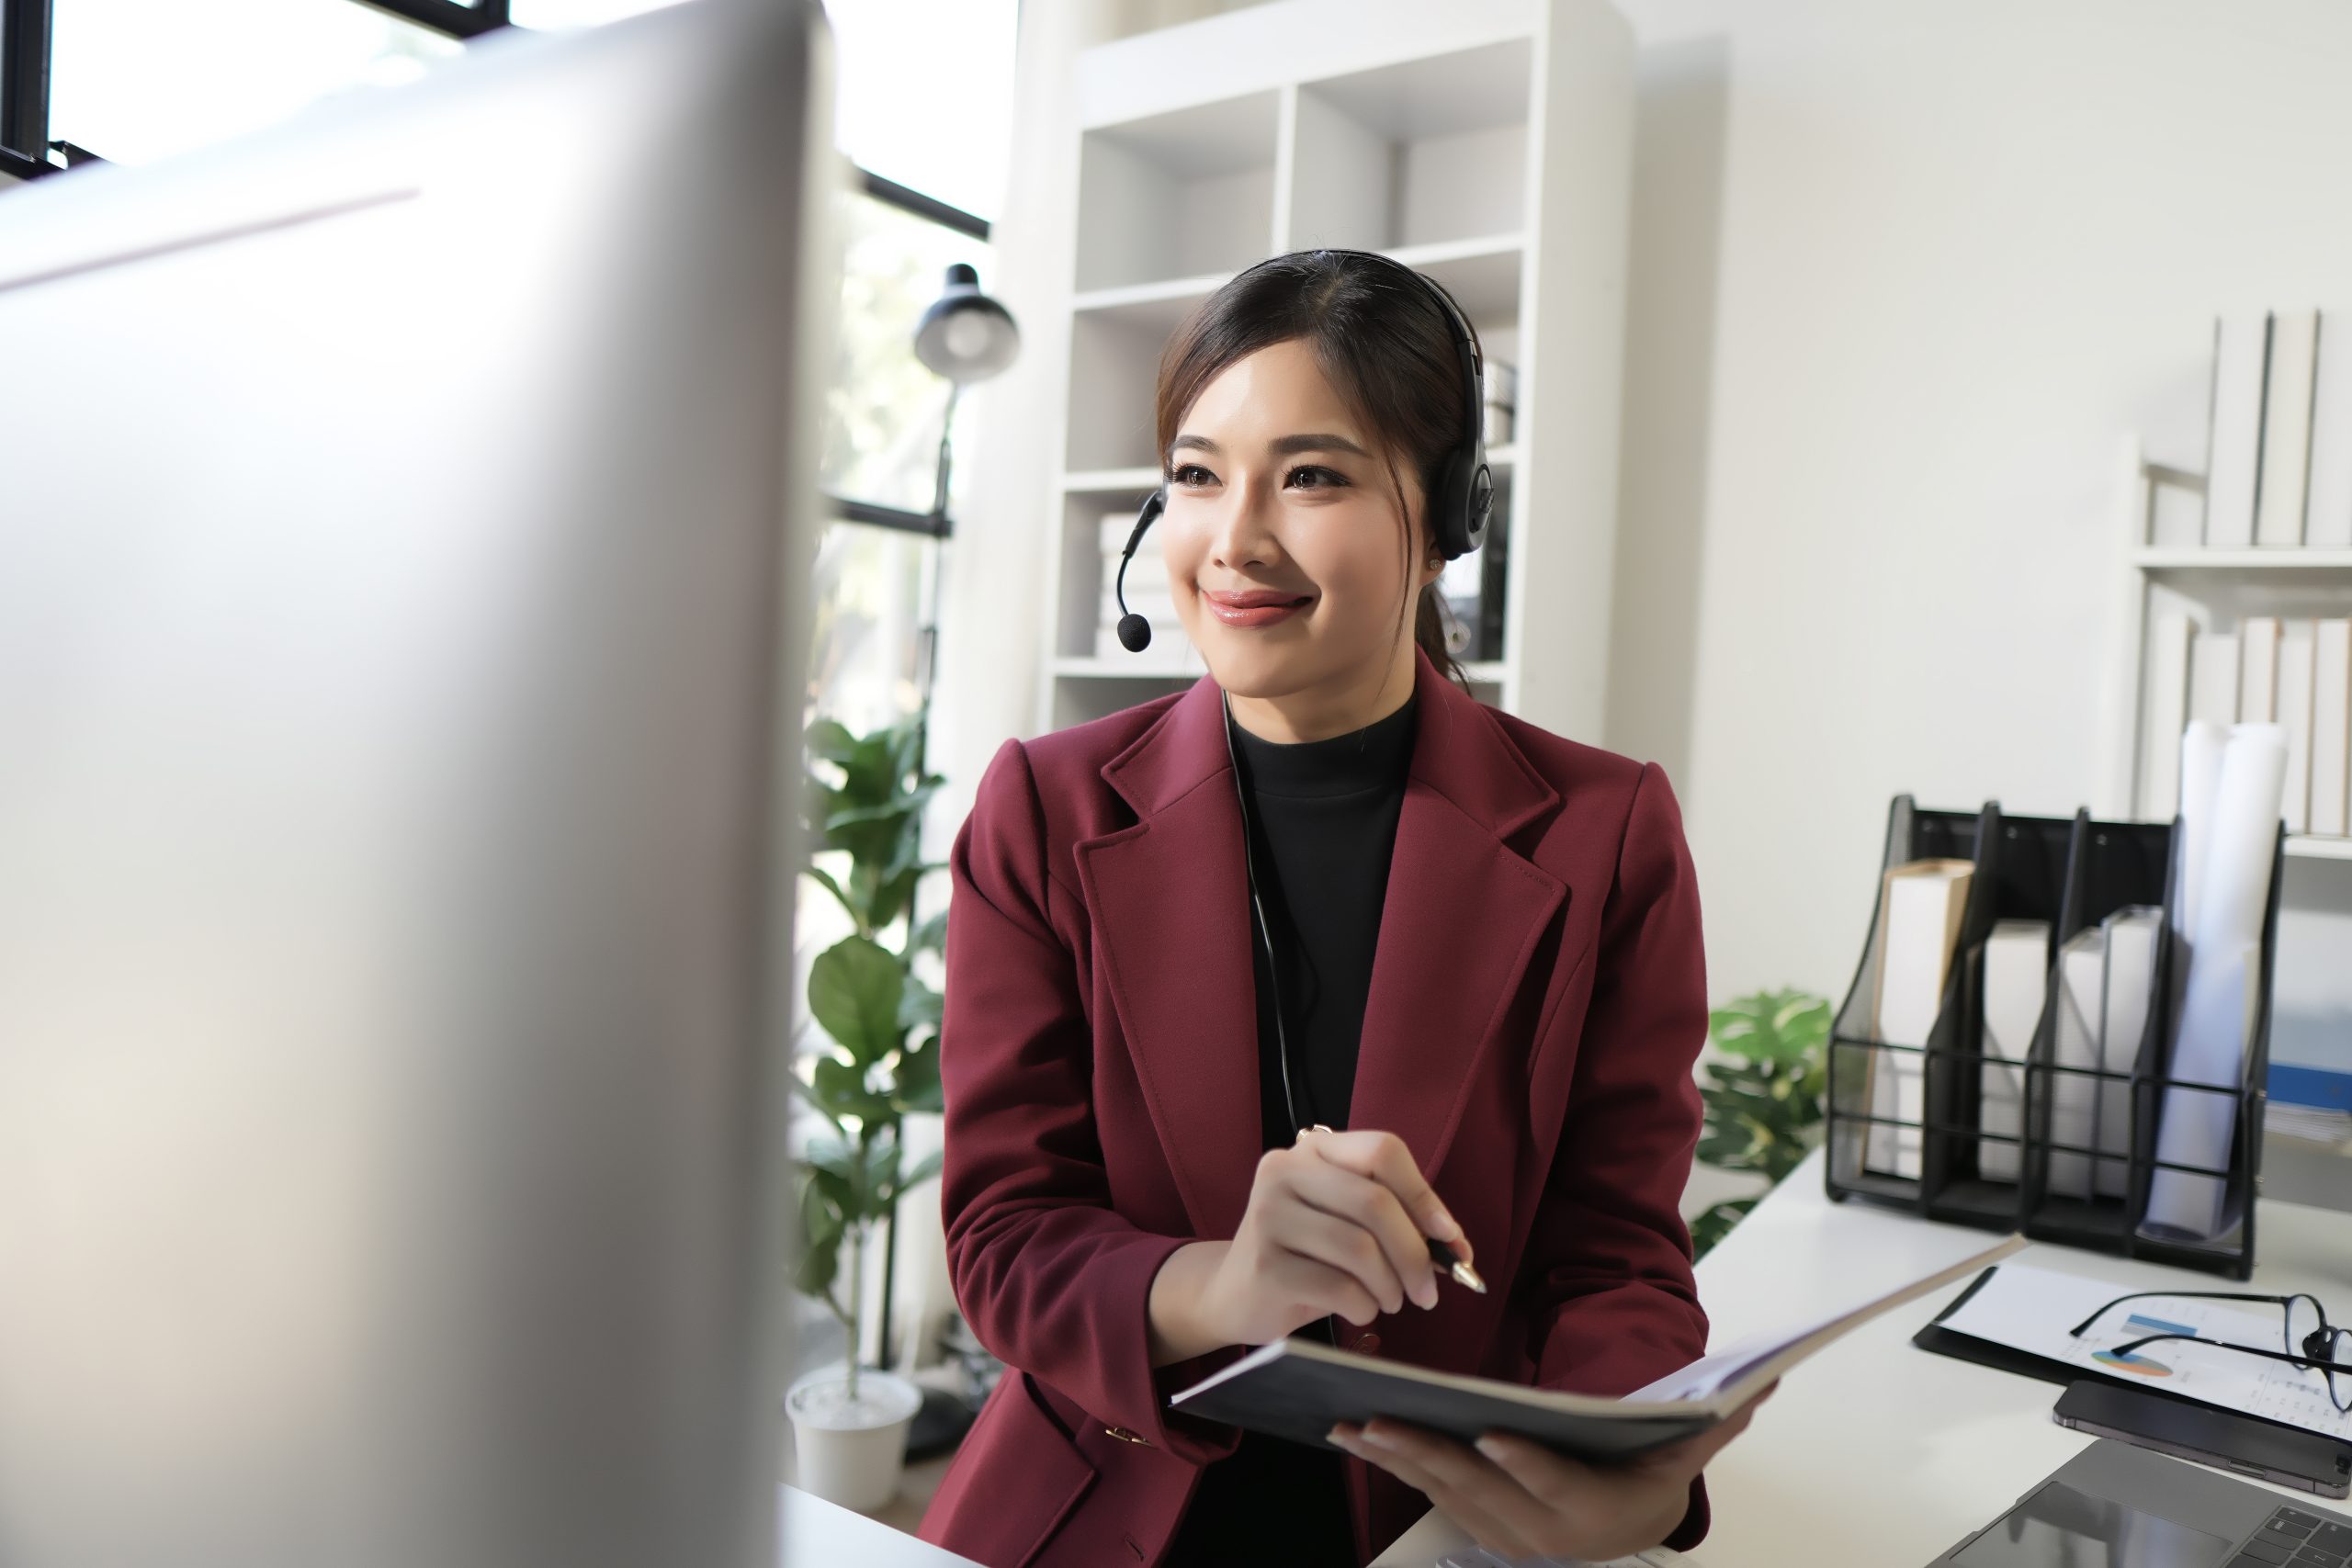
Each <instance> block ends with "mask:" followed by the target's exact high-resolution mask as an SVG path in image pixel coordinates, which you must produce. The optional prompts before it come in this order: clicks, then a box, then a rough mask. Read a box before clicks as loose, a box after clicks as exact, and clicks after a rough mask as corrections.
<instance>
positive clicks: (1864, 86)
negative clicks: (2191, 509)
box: [1603, 0, 2352, 1066]
mask: <svg viewBox="0 0 2352 1568" xmlns="http://www.w3.org/2000/svg"><path fill="white" fill-rule="evenodd" d="M1618 4H1619V5H1620V6H1621V7H1622V8H1623V9H1624V10H1625V11H1626V13H1627V15H1628V16H1629V17H1631V18H1632V19H1633V20H1634V25H1635V28H1636V32H1637V35H1638V36H1639V37H1640V38H1641V39H1642V41H1643V46H1644V47H1643V50H1642V54H1641V72H1642V79H1641V91H1640V100H1639V101H1640V106H1641V107H1640V111H1639V114H1640V121H1639V127H1638V130H1637V153H1636V169H1635V178H1634V190H1635V196H1634V201H1635V211H1634V239H1633V256H1632V265H1631V268H1630V275H1631V277H1632V290H1631V295H1630V299H1629V318H1628V342H1627V351H1626V365H1627V371H1626V420H1625V436H1624V447H1623V470H1622V471H1623V481H1622V482H1623V513H1622V532H1621V537H1620V540H1619V546H1618V560H1617V567H1616V594H1617V597H1616V607H1615V613H1614V620H1613V624H1614V626H1615V627H1616V628H1618V629H1617V632H1616V635H1615V642H1614V648H1613V650H1612V657H1611V671H1610V706H1609V718H1608V724H1607V731H1606V734H1605V736H1604V737H1603V739H1604V743H1605V744H1608V745H1610V746H1611V747H1613V748H1615V749H1618V750H1627V751H1631V752H1634V753H1636V754H1639V755H1643V756H1645V757H1652V758H1656V759H1657V760H1658V761H1661V762H1663V763H1664V764H1665V766H1666V767H1667V769H1668V773H1669V776H1670V777H1671V778H1672V779H1673V781H1674V782H1675V784H1676V786H1677V788H1678V790H1679V793H1680V795H1681V798H1682V801H1683V805H1684V807H1685V811H1686V813H1687V818H1688V824H1689V829H1690V833H1691V843H1692V850H1693V853H1694V854H1695V856H1696V858H1697V861H1698V863H1699V867H1700V871H1701V875H1702V896H1703V899H1704V903H1705V908H1706V915H1707V941H1708V953H1709V969H1710V990H1711V991H1712V992H1713V994H1715V995H1717V996H1719V997H1720V996H1728V995H1731V994H1733V993H1735V992H1737V991H1742V990H1747V989H1752V988H1755V987H1762V986H1768V985H1778V984H1795V985H1802V986H1805V987H1810V988H1813V989H1816V990H1820V991H1824V992H1826V993H1828V994H1829V995H1831V996H1832V997H1839V996H1842V995H1843V992H1844V989H1845V987H1846V986H1847V984H1848V983H1849V980H1850V978H1851V976H1852V970H1853V966H1854V964H1855V960H1856V958H1857V956H1858V953H1859V950H1860V943H1861V940H1862V937H1863V935H1864V932H1865V929H1866V926H1867V923H1868V919H1869V915H1870V905H1871V896H1872V878H1873V875H1874V873H1875V870H1876V866H1877V863H1878V856H1879V853H1880V850H1881V846H1882V843H1883V829H1884V819H1885V808H1886V805H1887V801H1888V798H1889V797H1890V796H1891V795H1894V794H1895V793H1897V792H1899V791H1903V790H1909V791H1911V792H1913V793H1914V794H1916V795H1917V796H1918V797H1919V799H1920V801H1921V803H1922V804H1923V805H1932V806H1939V807H1974V806H1976V805H1978V804H1980V803H1981V802H1982V801H1984V800H1985V799H1986V798H1987V797H1998V798H1999V799H2000V800H2001V802H2002V804H2003V805H2004V806H2005V807H2009V808H2010V809H2012V810H2018V811H2024V812H2030V813H2036V814H2054V815H2067V814H2071V813H2072V811H2073V810H2074V808H2075V806H2076V805H2078V804H2085V803H2087V802H2089V800H2090V798H2091V795H2092V792H2093V789H2094V785H2095V782H2096V780H2097V778H2098V753H2097V750H2096V748H2097V743H2098V716H2099V701H2100V688H2099V680H2100V671H2099V660H2100V657H2101V655H2102V653H2103V650H2104V641H2103V639H2104V636H2105V622H2104V620H2103V617H2104V616H2105V615H2106V614H2107V605H2108V595H2109V584H2110V581H2111V580H2110V578H2109V571H2110V570H2111V569H2112V558H2111V551H2112V549H2113V547H2114V541H2113V530H2112V527H2111V525H2110V522H2109V518H2110V516H2111V513H2110V502H2111V494H2110V486H2109V477H2110V472H2111V468H2112V463H2113V454H2114V450H2115V443H2116V438H2117V436H2118V435H2119V434H2121V433H2123V432H2125V431H2127V430H2133V429H2137V430H2139V431H2141V432H2143V434H2144V435H2145V437H2146V439H2147V442H2148V446H2149V452H2150V456H2151V457H2153V458H2154V459H2157V460H2160V461H2166V462H2172V463H2177V464H2179V465H2180V466H2183V467H2186V468H2198V469H2201V468H2202V467H2203V464H2204V393H2205V377H2206V370H2207V364H2208V359H2209V355H2210V350H2211V322H2212V317H2213V314H2214V312H2215V310H2218V309H2221V308H2224V307H2227V306H2232V305H2236V304H2250V305H2257V306H2260V305H2291V304H2304V303H2319V304H2323V305H2326V304H2336V305H2352V204H2348V203H2346V201H2344V200H2343V199H2341V196H2340V193H2341V191H2342V189H2343V172H2344V154H2345V151H2346V149H2347V148H2352V92H2347V90H2346V85H2347V83H2352V6H2343V5H2341V4H2336V3H2335V0H2233V3H2231V4H2226V5H2224V4H2219V3H2215V0H2205V3H2191V0H1904V3H1902V4H1899V5H1889V4H1886V3H1885V0H1769V3H1768V0H1618ZM2347 882H2352V875H2347V868H2345V867H2342V866H2334V865H2332V866H2328V867H2324V868H2320V867H2314V866H2311V865H2308V864H2297V865H2294V866H2291V867H2290V885H2289V898H2290V902H2294V901H2298V900H2301V901H2302V902H2304V903H2306V904H2309V903H2313V902H2320V903H2335V904H2337V905H2339V907H2344V901H2345V899H2346V895H2345V894H2344V893H2343V892H2341V891H2334V892H2331V890H2340V889H2343V888H2344V886H2345V885H2346V883H2347ZM2335 929H2336V930H2337V931H2339V932H2341V931H2347V930H2352V927H2343V926H2339V927H2337V928H2335ZM2290 956H2291V955H2290V954H2289V953H2285V952H2282V953H2281V964H2282V982H2281V984H2282V990H2283V989H2284V988H2285V985H2286V981H2285V978H2284V969H2285V966H2286V965H2287V964H2289V963H2290ZM2314 956H2316V955H2314ZM2282 1000H2283V998H2282ZM2334 1021H2335V1025H2336V1026H2337V1027H2338V1028H2339V1029H2340V1028H2341V1026H2342V1025H2343V1024H2344V1023H2346V1022H2347V1021H2352V1019H2347V1018H2346V1017H2344V1016H2343V1015H2340V1014H2339V1015H2335V1019H2334ZM2305 1023H2306V1025H2307V1026H2308V1024H2309V1023H2310V1021H2309V1020H2306V1021H2305ZM2308 1035H2309V1029H2308V1027H2307V1028H2306V1039H2305V1042H2304V1043H2305V1044H2306V1045H2307V1044H2308V1043H2310V1042H2309V1039H2308ZM2278 1044H2279V1047H2280V1054H2281V1055H2294V1054H2297V1048H2296V1047H2295V1046H2294V1045H2293V1044H2292V1043H2290V1041H2288V1040H2286V1039H2285V1038H2281V1039H2280V1040H2279V1041H2278ZM2338 1049H2340V1050H2341V1051H2342V1052H2343V1054H2344V1057H2345V1059H2344V1061H2343V1062H2342V1064H2341V1065H2343V1066H2352V1043H2345V1044H2342V1045H2340V1046H2339V1047H2338ZM2300 1054H2301V1055H2304V1056H2305V1058H2306V1059H2317V1058H2316V1057H2315V1056H2314V1054H2313V1053H2312V1052H2311V1051H2310V1050H2308V1049H2305V1050H2301V1053H2300Z"/></svg>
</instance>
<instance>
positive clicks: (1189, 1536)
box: [1164, 697, 1413, 1568]
mask: <svg viewBox="0 0 2352 1568" xmlns="http://www.w3.org/2000/svg"><path fill="white" fill-rule="evenodd" d="M1226 722H1227V727H1228V733H1229V734H1230V735H1231V737H1232V739H1233V750H1234V761H1236V762H1237V763H1238V771H1239V775H1240V776H1239V779H1238V787H1239V788H1240V790H1241V792H1242V796H1243V799H1244V801H1245V802H1246V804H1247V807H1248V811H1247V816H1248V818H1249V821H1250V855H1251V858H1252V863H1253V865H1254V868H1255V875H1256V879H1257V884H1258V897H1259V900H1260V902H1261V904H1262V905H1263V906H1264V908H1265V912H1266V921H1267V924H1268V926H1269V927H1270V928H1271V929H1270V931H1269V936H1270V940H1271V941H1272V945H1273V949H1274V954H1275V960H1276V963H1277V964H1278V965H1279V967H1278V969H1277V970H1276V973H1277V974H1278V975H1279V976H1280V978H1281V981H1282V985H1281V987H1280V989H1281V996H1282V1020H1283V1029H1284V1030H1285V1031H1286V1032H1287V1033H1288V1035H1289V1040H1290V1070H1291V1075H1292V1079H1291V1087H1292V1091H1293V1093H1294V1095H1295V1098H1296V1100H1297V1110H1298V1120H1297V1121H1296V1122H1293V1121H1292V1120H1291V1119H1290V1115H1289V1112H1288V1111H1287V1110H1286V1108H1285V1106H1284V1103H1283V1076H1282V1058H1281V1055H1280V1054H1279V1046H1278V1043H1277V1035H1276V1032H1275V1028H1274V995H1275V987H1273V986H1272V985H1271V984H1269V977H1268V974H1267V965H1266V954H1265V950H1264V948H1263V947H1262V946H1261V945H1260V944H1259V943H1258V942H1256V941H1255V940H1254V939H1253V940H1252V942H1251V943H1250V946H1251V950H1252V952H1253V953H1254V954H1255V964H1256V970H1257V989H1258V1104H1259V1122H1260V1126H1261V1130H1262V1146H1263V1147H1265V1148H1269V1149H1272V1148H1281V1147H1286V1146H1287V1145H1289V1144H1290V1143H1291V1141H1292V1139H1293V1137H1294V1136H1295V1134H1296V1131H1297V1129H1298V1128H1299V1127H1301V1126H1305V1125H1308V1124H1311V1123H1313V1122H1323V1123H1325V1124H1327V1125H1329V1126H1331V1127H1337V1128H1344V1127H1346V1126H1347V1124H1348V1102H1349V1100H1350V1099H1351V1096H1352V1094H1353V1091H1354V1087H1355V1077H1356V1047H1357V1043H1358V1041H1359V1039H1360V1037H1361V1036H1362V1034H1363V1007H1364V998H1365V995H1366V994H1367V993H1368V992H1369V990H1370V989H1371V986H1372V958H1373V952H1374V948H1375V947H1376V945H1377V944H1378V941H1379V937H1380V908H1381V903H1382V900H1383V899H1384V898H1385V897H1386V895H1387V892H1388V861H1389V856H1390V854H1391V852H1393V851H1394V850H1395V848H1396V844H1397V815H1398V813H1399V812H1400V811H1401V810H1402V809H1403V807H1404V800H1405V773H1406V769H1407V766H1408V764H1409V763H1410V762H1411V761H1412V756H1413V701H1412V699H1411V698H1409V697H1408V698H1407V699H1406V702H1405V705H1404V706H1403V707H1400V708H1398V709H1397V711H1396V712H1395V713H1393V714H1390V715H1389V716H1387V717H1385V718H1383V719H1380V720H1378V721H1377V722H1375V723H1374V724H1372V725H1369V726H1367V727H1366V728H1363V729H1359V730H1356V731H1354V732H1353V733H1352V734H1348V735H1340V736H1335V737H1333V738H1332V739H1329V740H1308V741H1302V742H1298V743H1295V744H1284V743H1283V742H1280V741H1273V740H1263V739H1259V738H1258V737H1257V736H1255V735H1252V734H1250V732H1249V731H1248V730H1246V729H1243V728H1241V727H1240V726H1239V725H1238V724H1236V723H1234V722H1233V720H1232V719H1231V717H1230V716H1228V717H1227V721H1226ZM1236 913H1237V915H1238V918H1239V919H1244V920H1247V919H1250V910H1249V909H1248V908H1246V907H1245V908H1242V909H1240V910H1238V911H1236ZM1299 1332H1300V1333H1302V1334H1310V1335H1313V1336H1315V1337H1317V1338H1319V1339H1322V1340H1324V1341H1325V1342H1327V1343H1328V1342H1329V1340H1330V1337H1331V1320H1330V1319H1329V1318H1328V1317H1326V1318H1318V1319H1317V1320H1316V1321H1315V1322H1314V1323H1313V1324H1310V1325H1307V1326H1306V1327H1305V1328H1303V1329H1301V1330H1299ZM1340 1457H1341V1456H1340V1455H1339V1454H1338V1453H1336V1452H1333V1451H1331V1450H1322V1449H1312V1448H1307V1447H1306V1446H1304V1445H1303V1444H1298V1443H1291V1442H1285V1441H1283V1439H1282V1438H1271V1437H1267V1436H1265V1435H1264V1434H1262V1433H1258V1432H1245V1433H1244V1434H1242V1438H1241V1442H1240V1445H1239V1446H1238V1448H1236V1449H1235V1450H1234V1451H1233V1452H1232V1453H1231V1454H1230V1455H1229V1456H1227V1458H1225V1459H1222V1460H1218V1461H1215V1462H1213V1463H1212V1464H1210V1465H1209V1466H1208V1467H1207V1470H1206V1471H1205V1472H1204V1474H1203V1475H1202V1477H1201V1482H1200V1485H1199V1486H1198V1488H1197V1489H1195V1491H1194V1492H1193V1500H1192V1503H1191V1504H1190V1505H1189V1506H1187V1508H1186V1509H1185V1513H1184V1519H1183V1522H1182V1525H1181V1526H1180V1527H1179V1528H1178V1530H1177V1535H1176V1540H1175V1541H1174V1542H1173V1543H1172V1544H1171V1545H1170V1550H1169V1553H1168V1555H1167V1557H1166V1558H1165V1559H1164V1562H1166V1563H1167V1564H1168V1565H1169V1568H1193V1565H1195V1564H1209V1563H1216V1564H1220V1565H1231V1564H1245V1563H1256V1562H1265V1563H1283V1564H1286V1565H1306V1568H1323V1565H1325V1564H1331V1565H1340V1564H1351V1563H1353V1562H1354V1561H1355V1537H1354V1530H1353V1528H1352V1527H1351V1525H1350V1523H1349V1520H1348V1501H1347V1490H1346V1485H1345V1483H1344V1481H1343V1480H1342V1472H1341V1470H1340Z"/></svg>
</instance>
